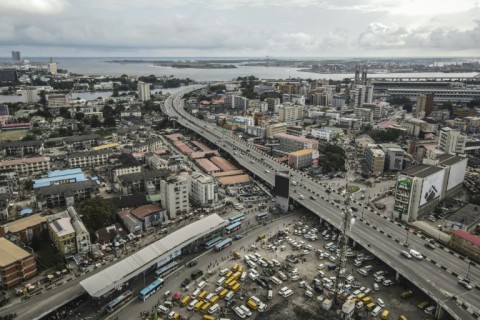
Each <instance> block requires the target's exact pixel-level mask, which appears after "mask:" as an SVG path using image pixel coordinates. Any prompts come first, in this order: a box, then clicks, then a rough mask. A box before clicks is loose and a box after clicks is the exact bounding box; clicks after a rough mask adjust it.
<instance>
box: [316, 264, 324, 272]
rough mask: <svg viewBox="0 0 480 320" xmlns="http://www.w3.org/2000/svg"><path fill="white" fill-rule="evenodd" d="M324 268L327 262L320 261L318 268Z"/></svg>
mask: <svg viewBox="0 0 480 320" xmlns="http://www.w3.org/2000/svg"><path fill="white" fill-rule="evenodd" d="M323 268H325V264H323V263H320V264H319V265H318V267H317V269H318V270H322V269H323Z"/></svg>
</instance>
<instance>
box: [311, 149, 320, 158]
mask: <svg viewBox="0 0 480 320" xmlns="http://www.w3.org/2000/svg"><path fill="white" fill-rule="evenodd" d="M318 158H320V152H318V151H313V152H312V159H318Z"/></svg>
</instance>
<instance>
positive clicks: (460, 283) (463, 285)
mask: <svg viewBox="0 0 480 320" xmlns="http://www.w3.org/2000/svg"><path fill="white" fill-rule="evenodd" d="M458 284H459V285H461V286H462V287H464V288H465V289H468V290H472V289H473V287H472V285H471V284H470V283H468V281H467V280H460V281H458Z"/></svg>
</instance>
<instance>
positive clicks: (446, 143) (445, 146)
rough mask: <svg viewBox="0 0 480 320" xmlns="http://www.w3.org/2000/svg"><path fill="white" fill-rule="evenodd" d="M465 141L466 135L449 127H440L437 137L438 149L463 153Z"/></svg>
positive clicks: (452, 152) (450, 152) (451, 152)
mask: <svg viewBox="0 0 480 320" xmlns="http://www.w3.org/2000/svg"><path fill="white" fill-rule="evenodd" d="M466 143H467V136H466V135H465V134H464V133H462V132H460V131H458V130H453V129H451V128H449V127H445V128H442V129H440V132H439V137H438V149H440V150H442V151H443V152H445V153H449V154H459V153H460V154H463V153H465V144H466Z"/></svg>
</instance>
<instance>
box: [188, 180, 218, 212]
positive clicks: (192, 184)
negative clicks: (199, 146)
mask: <svg viewBox="0 0 480 320" xmlns="http://www.w3.org/2000/svg"><path fill="white" fill-rule="evenodd" d="M188 187H189V189H188V193H189V196H190V199H191V200H192V202H194V203H196V204H198V205H201V206H205V205H208V204H211V203H212V202H214V201H215V200H216V198H217V192H216V188H215V181H214V179H213V177H211V176H208V175H205V174H203V173H200V172H194V173H193V174H191V175H190V176H189V185H188Z"/></svg>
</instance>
